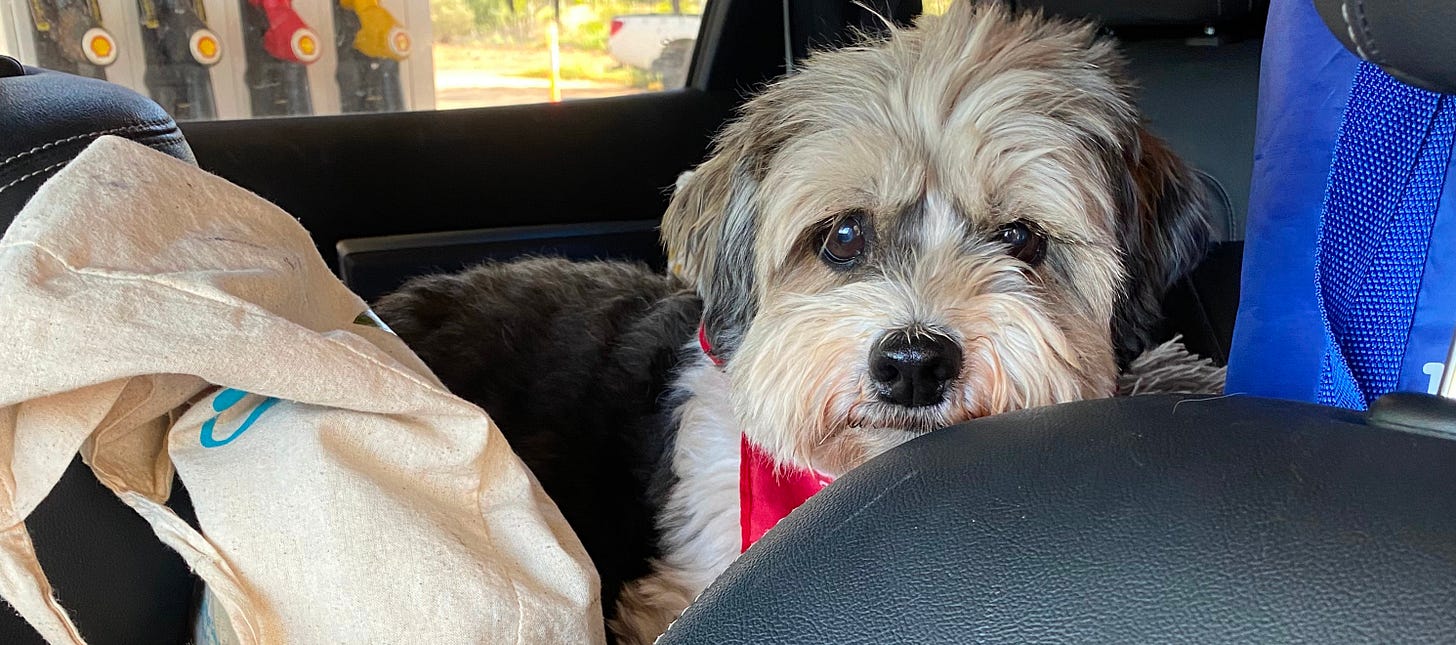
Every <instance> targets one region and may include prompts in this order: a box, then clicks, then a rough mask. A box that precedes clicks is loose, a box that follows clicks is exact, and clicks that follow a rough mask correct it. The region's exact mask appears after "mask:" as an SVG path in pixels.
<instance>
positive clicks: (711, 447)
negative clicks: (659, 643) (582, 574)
mask: <svg viewBox="0 0 1456 645" xmlns="http://www.w3.org/2000/svg"><path fill="white" fill-rule="evenodd" d="M696 347H697V343H696V342H694V343H693V348H694V349H696ZM673 387H674V389H675V390H677V391H678V394H680V395H685V401H686V403H684V404H683V405H682V406H681V407H679V408H678V410H677V422H678V423H677V438H676V445H675V446H674V449H673V457H672V468H673V471H674V473H675V474H676V475H677V480H678V481H677V485H676V486H674V487H673V489H672V492H671V493H670V494H669V495H668V500H667V506H666V508H665V509H664V510H663V513H662V515H661V516H659V517H658V518H657V523H658V527H659V528H660V529H661V530H662V534H663V547H664V548H663V555H662V557H661V558H659V559H657V560H654V561H653V562H652V563H651V566H652V573H650V574H648V575H647V576H646V577H643V578H641V579H638V580H636V581H633V582H632V583H630V584H628V585H627V587H626V588H625V589H623V590H622V596H621V598H620V600H619V601H618V603H617V618H616V619H615V620H613V621H612V624H611V625H610V627H611V629H612V630H613V631H614V632H615V633H616V634H617V637H618V642H620V643H622V644H623V645H634V644H638V643H640V644H643V645H646V644H648V643H651V642H652V641H653V640H655V639H656V638H657V636H658V635H660V634H661V633H662V632H663V631H665V630H666V629H667V627H668V625H670V624H672V621H673V620H675V619H676V618H677V616H678V614H679V613H681V612H682V610H683V609H684V608H685V607H687V606H688V604H689V603H691V602H692V601H693V600H694V599H696V598H697V597H698V594H700V593H702V592H703V590H704V589H706V588H707V587H708V585H709V584H710V583H712V582H713V580H714V579H715V578H717V577H718V575H719V574H721V573H723V570H724V569H726V568H728V565H729V564H730V563H732V562H733V559H734V558H736V557H738V553H739V548H740V546H741V540H742V532H741V529H740V525H739V514H738V503H739V500H738V477H739V473H738V466H739V450H740V445H739V441H740V438H739V436H740V435H739V430H738V427H737V423H736V421H735V420H734V416H733V410H732V408H731V407H730V406H729V403H728V377H727V375H725V374H724V373H723V371H722V370H721V369H719V368H718V367H717V366H715V365H713V363H712V362H711V361H710V360H709V359H708V358H707V357H706V356H700V357H699V358H698V360H697V362H696V363H694V364H693V365H691V366H690V367H688V368H687V369H686V370H685V371H684V372H683V374H682V376H681V377H679V378H678V380H677V382H676V383H675V384H674V386H673Z"/></svg>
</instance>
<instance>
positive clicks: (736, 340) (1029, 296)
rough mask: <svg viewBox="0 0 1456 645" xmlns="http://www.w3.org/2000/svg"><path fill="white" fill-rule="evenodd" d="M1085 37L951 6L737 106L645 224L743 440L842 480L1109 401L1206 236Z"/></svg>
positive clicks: (1189, 198)
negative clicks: (1048, 410) (985, 431)
mask: <svg viewBox="0 0 1456 645" xmlns="http://www.w3.org/2000/svg"><path fill="white" fill-rule="evenodd" d="M1121 68H1122V65H1121V61H1120V60H1119V59H1118V57H1117V55H1116V53H1115V51H1114V48H1113V45H1112V44H1111V43H1108V42H1105V41H1102V40H1099V39H1097V38H1096V36H1095V32H1094V31H1093V30H1092V29H1091V28H1090V27H1088V26H1085V25H1078V24H1069V23H1064V22H1056V21H1049V20H1046V19H1043V18H1041V17H1039V16H1032V15H1016V14H1013V13H1011V12H1010V11H1008V10H1006V9H1005V8H1003V7H1002V6H1000V5H999V4H990V5H986V4H978V5H973V4H972V3H970V2H962V3H957V4H956V5H955V6H953V7H952V9H951V10H950V11H949V12H948V13H947V14H946V15H945V16H943V17H940V18H934V17H930V18H922V19H921V21H920V22H919V23H917V25H916V26H915V27H914V28H913V29H908V30H901V31H897V32H895V33H893V34H892V35H891V37H890V38H889V39H888V40H886V41H884V42H878V43H871V44H867V45H865V46H863V47H855V48H848V49H843V50H839V51H835V52H827V53H822V54H818V55H816V56H814V57H812V58H811V59H810V60H809V61H808V62H807V63H806V64H805V65H804V66H803V67H802V69H801V70H800V71H799V72H798V73H797V74H795V75H793V76H790V77H788V78H786V79H784V80H782V81H780V82H778V83H777V84H775V85H773V86H771V87H770V88H768V89H767V90H766V91H765V92H764V93H762V94H761V95H760V96H758V97H757V98H755V99H754V100H753V101H751V102H750V103H749V104H748V105H747V106H746V108H745V111H744V113H743V115H742V117H741V118H740V119H738V120H737V121H735V122H734V123H733V124H731V125H730V126H729V127H728V128H727V129H726V130H725V131H724V133H723V134H722V136H721V137H720V139H719V142H718V145H717V148H716V151H715V154H714V155H713V156H712V157H711V158H710V159H709V160H708V161H707V162H705V163H704V164H703V165H702V166H700V167H699V168H698V169H697V170H696V171H695V172H694V173H693V174H692V175H690V176H686V177H685V178H684V180H683V181H681V182H680V185H679V189H678V191H677V194H676V195H675V197H674V199H673V202H672V205H671V207H670V209H669V212H668V213H667V215H666V217H665V219H664V222H663V236H664V243H665V245H666V246H667V248H668V251H669V256H670V262H671V264H672V266H673V270H674V271H676V272H678V273H679V274H680V275H682V276H684V277H685V278H687V279H689V280H690V281H692V282H694V283H695V284H696V285H697V288H698V290H699V293H700V294H701V295H702V296H703V298H704V310H705V314H704V322H705V326H706V329H707V332H708V335H709V338H710V339H711V340H712V342H713V343H714V345H715V348H716V349H717V351H718V352H719V354H720V355H722V356H723V357H724V358H725V359H726V360H727V366H726V369H727V371H728V374H729V378H730V382H731V388H732V391H731V394H730V396H731V399H732V402H733V406H734V409H735V412H736V413H737V415H738V417H739V422H740V423H741V424H742V428H743V430H744V431H745V432H747V433H748V436H749V437H750V438H752V439H753V440H755V441H756V442H757V443H758V444H760V445H761V446H763V447H764V448H765V449H767V450H768V451H769V452H770V453H771V454H773V455H774V456H775V457H776V458H778V459H780V460H781V461H784V462H787V463H795V464H798V465H802V466H809V467H813V468H817V469H819V470H821V471H824V472H828V473H842V472H843V471H845V470H847V469H849V468H852V467H853V466H856V465H858V464H860V463H862V462H863V461H865V460H867V459H869V458H870V457H873V456H875V455H877V454H879V453H881V452H883V451H885V450H887V449H889V448H890V447H893V446H895V445H897V444H899V443H901V442H904V441H906V440H907V439H909V438H911V437H914V436H915V435H917V434H919V433H922V432H925V431H928V430H931V429H934V428H937V427H941V426H944V425H948V424H951V423H955V422H959V421H963V420H966V419H969V418H973V417H979V416H985V415H989V414H996V413H1000V412H1005V411H1009V410H1014V409H1020V408H1026V407H1032V406H1040V405H1046V404H1051V403H1058V402H1064V401H1071V400H1077V399H1083V398H1091V397H1102V396H1109V395H1111V394H1113V390H1114V382H1115V377H1116V375H1117V371H1118V365H1119V360H1126V359H1127V358H1129V357H1131V356H1134V355H1136V353H1138V352H1140V351H1141V350H1142V349H1144V347H1145V346H1146V345H1147V344H1148V342H1149V340H1150V334H1151V331H1150V328H1151V326H1152V324H1153V323H1155V322H1156V321H1157V318H1158V313H1157V312H1158V303H1159V300H1160V299H1161V297H1162V295H1163V293H1164V291H1166V289H1167V287H1168V286H1169V285H1170V283H1171V282H1172V281H1173V280H1175V279H1176V278H1177V277H1178V276H1180V275H1181V274H1182V273H1183V272H1185V271H1186V270H1187V269H1188V268H1189V267H1190V265H1191V264H1192V263H1193V262H1194V261H1196V259H1197V257H1198V255H1199V253H1200V252H1201V249H1202V246H1203V243H1204V240H1205V238H1206V236H1207V224H1206V223H1205V221H1204V202H1203V194H1202V192H1201V189H1200V187H1199V184H1197V183H1196V179H1195V178H1194V177H1193V175H1192V173H1191V172H1190V171H1189V170H1188V169H1187V168H1186V167H1185V166H1184V165H1183V164H1182V163H1180V162H1179V161H1178V160H1177V159H1176V158H1174V157H1172V155H1171V154H1170V153H1169V152H1168V151H1167V150H1166V149H1165V148H1164V147H1163V145H1162V144H1161V143H1160V142H1158V141H1157V140H1156V139H1153V138H1152V137H1150V136H1148V135H1146V134H1145V133H1144V132H1143V131H1142V129H1141V128H1140V127H1139V125H1138V122H1137V117H1136V114H1135V111H1134V108H1133V105H1132V103H1131V100H1130V99H1129V88H1128V87H1127V86H1126V84H1125V83H1124V82H1123V81H1122V80H1121V79H1120V77H1119V74H1120V72H1121Z"/></svg>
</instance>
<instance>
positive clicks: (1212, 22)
mask: <svg viewBox="0 0 1456 645" xmlns="http://www.w3.org/2000/svg"><path fill="white" fill-rule="evenodd" d="M1016 5H1017V7H1019V8H1023V9H1036V8H1041V9H1044V10H1046V12H1047V13H1051V14H1056V15H1060V16H1067V17H1073V18H1090V19H1093V20H1096V21H1098V22H1100V23H1102V24H1103V25H1105V26H1107V27H1111V28H1114V29H1119V28H1154V27H1196V28H1206V27H1224V26H1229V25H1247V26H1261V25H1262V24H1263V22H1264V18H1265V17H1266V16H1267V15H1268V12H1269V0H1153V1H1149V0H1017V2H1016Z"/></svg>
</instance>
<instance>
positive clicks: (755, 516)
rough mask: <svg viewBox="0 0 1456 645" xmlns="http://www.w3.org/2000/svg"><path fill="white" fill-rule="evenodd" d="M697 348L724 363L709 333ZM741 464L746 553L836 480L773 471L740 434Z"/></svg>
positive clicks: (766, 458) (741, 511) (762, 454)
mask: <svg viewBox="0 0 1456 645" xmlns="http://www.w3.org/2000/svg"><path fill="white" fill-rule="evenodd" d="M698 345H700V346H701V347H702V348H703V353H704V354H706V355H707V356H708V358H709V359H711V360H712V361H713V364H714V365H717V366H719V367H721V366H722V365H723V361H722V360H721V359H719V358H718V356H717V355H715V354H714V353H713V346H712V345H711V344H710V343H709V342H708V333H707V331H705V330H704V329H703V328H702V327H701V326H699V327H698ZM741 436H742V441H740V442H739V443H740V445H741V449H740V454H739V465H738V513H739V515H738V517H739V520H738V523H739V525H740V526H741V527H742V529H743V548H742V550H743V551H747V550H748V547H749V546H751V545H752V544H753V543H754V542H757V541H758V539H759V538H761V537H763V534H764V533H767V532H768V530H769V529H771V528H773V526H774V525H775V524H778V522H779V520H781V519H784V518H785V517H787V516H788V514H789V512H790V511H792V510H794V509H796V508H798V507H799V505H800V504H803V503H804V502H805V501H807V500H808V499H809V498H810V497H813V496H814V493H817V492H819V491H821V490H823V489H824V487H825V486H828V485H829V482H831V481H833V480H832V479H831V478H830V477H828V476H826V475H823V474H820V473H817V472H814V471H811V470H804V469H800V468H792V467H780V468H778V472H777V473H775V472H774V470H775V469H774V461H773V458H772V457H770V456H769V455H768V453H765V452H764V451H763V449H762V448H759V447H758V446H757V445H755V444H754V443H753V442H751V441H749V440H748V435H741Z"/></svg>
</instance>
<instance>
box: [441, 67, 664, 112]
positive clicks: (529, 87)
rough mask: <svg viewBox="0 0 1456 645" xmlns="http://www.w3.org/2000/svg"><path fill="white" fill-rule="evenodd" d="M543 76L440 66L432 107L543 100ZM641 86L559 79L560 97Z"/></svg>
mask: <svg viewBox="0 0 1456 645" xmlns="http://www.w3.org/2000/svg"><path fill="white" fill-rule="evenodd" d="M548 88H549V83H548V82H547V80H546V79H544V78H523V77H520V76H502V75H500V74H496V73H493V72H491V71H490V70H485V69H441V70H436V72H435V107H436V109H440V110H451V109H460V108H470V107H486V106H492V105H516V104H521V103H543V102H545V101H547V100H548V98H549V96H550V92H549V89H548ZM643 91H645V90H643V89H640V88H635V87H629V86H624V85H616V84H610V83H601V82H597V81H575V80H573V81H562V82H561V98H562V99H563V100H571V99H587V98H600V97H604V96H621V95H624V94H636V93H639V92H643Z"/></svg>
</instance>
